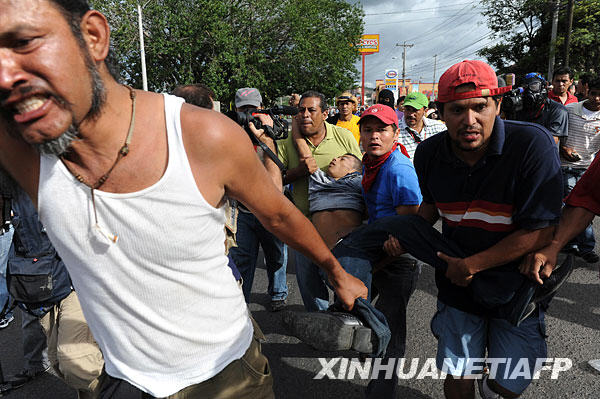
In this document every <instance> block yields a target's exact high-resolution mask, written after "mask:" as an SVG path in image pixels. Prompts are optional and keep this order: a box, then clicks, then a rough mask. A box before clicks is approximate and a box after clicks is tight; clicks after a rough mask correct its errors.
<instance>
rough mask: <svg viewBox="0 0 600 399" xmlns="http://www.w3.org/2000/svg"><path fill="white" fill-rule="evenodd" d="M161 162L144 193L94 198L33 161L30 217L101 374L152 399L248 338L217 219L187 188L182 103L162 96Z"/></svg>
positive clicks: (199, 375) (198, 378)
mask: <svg viewBox="0 0 600 399" xmlns="http://www.w3.org/2000/svg"><path fill="white" fill-rule="evenodd" d="M164 99H165V116H166V124H167V126H166V127H167V136H168V148H169V160H168V166H167V168H166V171H165V173H164V175H163V176H162V177H161V179H160V180H159V181H158V182H157V183H155V184H154V185H152V186H150V187H147V188H145V189H143V190H140V191H137V192H133V193H126V194H115V193H109V192H103V191H95V199H96V208H97V212H98V220H99V224H100V225H101V226H102V227H103V228H104V229H105V230H106V231H107V232H110V233H116V234H118V236H119V239H118V241H117V242H116V243H114V244H111V243H109V241H108V240H105V239H103V238H102V236H101V235H100V234H99V233H98V232H97V231H95V230H94V229H93V226H94V212H93V208H92V202H91V196H90V189H89V188H88V187H86V186H85V185H83V184H81V183H80V182H78V181H77V180H76V179H75V178H74V177H73V175H71V173H69V171H68V170H67V169H66V167H65V166H64V165H63V163H62V162H61V161H60V160H59V159H58V158H56V157H53V156H44V155H43V156H41V169H40V181H39V195H38V201H39V202H38V204H39V214H40V219H41V221H42V223H43V224H44V225H45V227H46V228H47V230H48V235H49V236H50V239H51V240H52V243H53V244H54V246H55V247H56V249H57V250H58V253H59V254H60V256H61V257H62V259H63V260H64V262H65V264H66V265H67V269H68V271H69V273H70V275H71V278H72V280H73V284H74V286H75V289H76V290H77V293H78V295H79V300H80V301H81V307H82V308H83V313H84V315H85V317H86V319H87V321H88V323H89V326H90V329H91V330H92V333H93V334H94V338H95V339H96V341H98V344H99V345H100V348H101V350H102V353H103V355H104V359H105V361H106V372H107V373H108V374H109V375H111V376H113V377H116V378H121V379H123V380H126V381H128V382H129V383H131V384H133V385H135V386H136V387H138V388H140V389H142V390H143V391H145V392H147V393H150V394H151V395H153V396H157V397H164V396H168V395H171V394H173V393H175V392H177V391H179V390H181V389H183V388H185V387H187V386H189V385H192V384H197V383H199V382H202V381H205V380H207V379H209V378H211V377H213V376H214V375H216V374H217V373H219V372H220V371H221V370H223V369H224V368H225V366H227V365H228V364H229V363H230V362H232V361H233V360H235V359H239V358H241V357H242V355H243V354H244V352H245V351H246V349H247V348H248V346H249V345H250V341H251V339H252V324H251V322H250V319H249V315H248V311H247V307H246V304H245V302H244V297H243V295H242V291H241V289H240V288H239V286H238V284H237V282H236V281H235V279H234V277H233V274H232V273H231V270H230V269H229V267H228V266H227V257H226V256H225V245H224V242H225V233H224V229H223V227H224V224H225V213H224V210H223V209H222V208H221V209H215V208H214V207H213V206H211V205H210V204H209V203H207V202H206V200H205V199H204V197H203V196H202V194H201V193H200V191H199V190H198V188H197V186H196V182H195V180H194V177H193V175H192V171H191V168H190V165H189V162H188V159H187V155H186V153H185V149H184V146H183V140H182V136H181V122H180V110H181V104H182V100H181V99H180V98H177V97H173V96H169V95H165V96H164Z"/></svg>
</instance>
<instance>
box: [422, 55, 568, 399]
mask: <svg viewBox="0 0 600 399" xmlns="http://www.w3.org/2000/svg"><path fill="white" fill-rule="evenodd" d="M508 90H510V86H509V87H498V80H497V78H496V74H495V73H494V71H493V70H492V68H491V67H490V66H489V65H487V64H486V63H484V62H482V61H469V60H467V61H463V62H460V63H458V64H455V65H453V66H452V67H450V68H449V69H448V70H447V71H446V72H445V73H444V74H443V75H442V76H441V77H440V81H439V96H438V104H439V110H440V113H441V115H442V117H443V119H444V120H445V122H446V126H447V128H448V130H447V131H446V132H443V133H440V134H438V135H435V136H433V137H431V138H429V139H427V140H425V141H423V142H422V143H421V144H420V145H419V147H418V148H417V150H416V153H415V157H414V165H415V169H416V172H417V175H418V177H419V183H420V187H421V192H422V194H423V203H422V204H421V207H420V209H419V215H420V216H422V217H423V218H425V219H426V220H427V221H429V222H430V223H431V224H433V223H435V222H436V221H437V220H438V219H439V218H440V217H441V219H442V236H443V237H444V238H445V239H448V240H450V241H453V242H454V243H456V244H457V245H458V247H460V249H461V250H462V252H463V253H464V254H465V255H466V256H464V257H463V256H461V257H458V256H457V255H456V254H445V253H441V252H438V254H437V255H438V257H439V258H441V259H442V260H443V261H445V262H446V263H447V265H448V267H447V270H443V269H441V268H436V284H437V287H438V311H437V313H436V314H435V316H434V318H433V320H432V323H431V326H432V331H433V334H434V335H435V336H436V338H437V339H438V353H437V366H438V368H439V369H440V370H442V369H443V370H444V371H446V372H447V373H448V377H447V378H446V381H445V384H444V393H445V394H446V397H447V398H462V399H464V398H473V397H474V384H473V379H469V378H468V377H469V376H471V377H472V376H473V375H477V374H481V373H482V372H483V367H482V365H481V364H480V365H479V366H477V365H474V364H473V361H474V359H484V358H486V354H487V358H488V359H493V358H496V360H497V359H498V358H499V359H500V360H503V361H501V362H499V363H491V362H489V363H488V366H489V367H488V370H489V373H488V374H485V375H484V376H483V379H481V380H480V381H479V382H480V384H479V389H480V393H481V395H482V397H484V398H494V397H504V398H516V397H518V396H519V395H520V394H521V393H522V392H523V391H524V390H525V389H526V388H527V386H528V385H529V383H530V382H531V377H532V375H533V374H534V368H535V363H536V359H539V358H545V357H546V343H545V336H544V334H545V326H544V310H545V308H546V306H547V303H545V304H544V305H537V304H536V303H537V302H536V301H535V300H534V301H533V302H531V303H530V306H529V307H528V311H527V312H526V313H525V315H527V314H529V316H528V317H523V318H522V319H521V320H519V322H518V323H516V324H518V325H517V326H515V325H511V324H510V323H509V322H507V320H504V319H500V318H497V316H495V315H494V307H493V306H492V307H489V306H488V307H486V306H484V305H482V303H481V302H479V301H474V300H473V297H472V296H470V294H469V293H470V291H469V284H470V283H471V281H472V279H473V277H474V276H480V277H478V278H479V279H481V280H483V278H485V277H486V276H488V277H489V276H497V277H496V278H493V279H487V281H488V283H487V284H489V287H488V289H487V290H486V291H487V292H489V294H488V295H487V297H486V298H482V299H483V300H485V301H488V300H489V301H490V302H494V301H496V302H497V304H502V303H503V301H504V299H503V298H506V299H507V300H508V299H509V298H512V297H518V296H519V295H522V294H523V293H526V295H527V296H526V298H533V299H535V298H536V296H534V293H535V292H536V291H535V285H532V283H531V282H529V281H527V278H526V277H525V276H523V275H522V274H520V273H519V263H520V261H521V259H522V258H523V256H524V255H526V254H528V253H530V252H532V251H534V250H536V249H538V248H540V247H542V246H544V245H547V244H549V243H550V240H551V238H552V232H553V230H554V227H555V225H556V224H557V222H558V218H559V216H560V209H561V196H562V193H561V176H560V162H559V159H558V154H557V151H556V150H555V147H554V140H553V139H552V136H551V135H550V134H549V133H548V131H547V130H545V129H543V128H541V127H540V126H538V125H535V124H531V123H523V122H514V121H503V120H501V119H500V118H499V117H498V115H499V113H500V104H501V101H502V97H501V95H502V94H503V93H505V92H507V91H508ZM450 255H451V256H450ZM546 288H547V287H546ZM471 295H472V292H471ZM535 295H537V293H536V294H535ZM527 302H529V299H527ZM527 302H526V303H527ZM476 361H481V360H476Z"/></svg>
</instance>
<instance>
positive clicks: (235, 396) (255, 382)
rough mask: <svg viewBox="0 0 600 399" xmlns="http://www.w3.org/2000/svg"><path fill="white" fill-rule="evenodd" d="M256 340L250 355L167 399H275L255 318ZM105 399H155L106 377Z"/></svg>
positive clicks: (125, 383)
mask: <svg viewBox="0 0 600 399" xmlns="http://www.w3.org/2000/svg"><path fill="white" fill-rule="evenodd" d="M252 324H253V325H254V337H253V339H252V343H251V344H250V347H249V348H248V349H247V350H246V353H244V355H243V356H242V357H241V358H240V359H237V360H234V361H233V362H231V363H229V364H228V365H227V367H225V368H224V369H223V371H221V372H220V373H219V374H217V375H215V376H214V377H212V378H211V379H209V380H206V381H204V382H201V383H199V384H195V385H190V386H189V387H187V388H184V389H182V390H181V391H179V392H177V393H175V394H173V395H170V396H168V397H167V398H165V399H274V398H275V395H274V393H273V376H272V375H271V370H270V368H269V361H268V360H267V358H266V357H265V355H263V354H262V352H261V344H260V341H261V340H264V339H265V336H264V335H263V333H262V331H261V330H260V328H259V327H258V324H256V322H255V321H254V319H252ZM102 385H103V386H102V394H101V396H100V397H101V399H152V398H153V396H151V395H148V394H147V393H145V392H142V391H141V390H139V389H138V388H136V387H134V386H133V385H131V384H129V383H128V382H127V381H124V380H120V379H118V378H114V377H111V376H109V375H108V374H106V372H104V374H103V380H102Z"/></svg>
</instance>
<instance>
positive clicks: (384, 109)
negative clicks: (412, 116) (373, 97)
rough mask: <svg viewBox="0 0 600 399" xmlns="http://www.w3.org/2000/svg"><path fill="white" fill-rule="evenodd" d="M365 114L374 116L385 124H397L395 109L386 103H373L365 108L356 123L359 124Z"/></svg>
mask: <svg viewBox="0 0 600 399" xmlns="http://www.w3.org/2000/svg"><path fill="white" fill-rule="evenodd" d="M367 116H374V117H375V118H377V119H379V120H380V121H382V122H383V123H385V124H386V125H396V126H398V115H396V111H395V110H394V109H393V108H392V107H390V106H387V105H383V104H375V105H373V106H371V107H369V108H367V109H365V110H364V112H363V113H362V114H361V115H360V120H359V121H358V123H359V124H360V123H361V122H362V121H363V120H364V119H365V118H366V117H367Z"/></svg>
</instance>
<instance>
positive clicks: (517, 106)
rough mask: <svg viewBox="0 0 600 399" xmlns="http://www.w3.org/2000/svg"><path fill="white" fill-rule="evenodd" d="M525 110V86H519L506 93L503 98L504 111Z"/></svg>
mask: <svg viewBox="0 0 600 399" xmlns="http://www.w3.org/2000/svg"><path fill="white" fill-rule="evenodd" d="M522 110H523V88H522V87H517V88H516V89H513V90H511V91H509V92H507V93H505V94H504V96H503V98H502V111H503V112H505V113H506V114H513V113H517V112H519V111H522Z"/></svg>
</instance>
